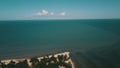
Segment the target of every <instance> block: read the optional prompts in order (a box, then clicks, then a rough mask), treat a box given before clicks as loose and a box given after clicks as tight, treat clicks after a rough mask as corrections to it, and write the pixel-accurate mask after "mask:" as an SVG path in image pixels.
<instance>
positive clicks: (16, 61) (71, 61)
mask: <svg viewBox="0 0 120 68" xmlns="http://www.w3.org/2000/svg"><path fill="white" fill-rule="evenodd" d="M58 55H67V57H70V52H63V53H57V54H54V56H55V57H57V56H58ZM48 56H49V57H51V56H52V55H48ZM42 58H43V57H38V58H37V59H38V60H39V61H40V60H41V59H42ZM24 60H27V62H28V65H29V66H31V65H32V63H31V62H30V58H28V59H25V58H23V59H6V60H1V62H2V63H5V64H8V63H9V62H10V61H14V62H15V63H19V62H20V61H24ZM67 62H70V63H71V66H72V68H75V65H74V62H73V60H72V59H71V57H70V59H69V60H68V61H67ZM67 62H66V63H67ZM60 68H62V67H60Z"/></svg>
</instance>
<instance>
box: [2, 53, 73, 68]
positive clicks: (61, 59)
mask: <svg viewBox="0 0 120 68" xmlns="http://www.w3.org/2000/svg"><path fill="white" fill-rule="evenodd" d="M68 60H70V57H68V56H67V55H58V56H56V57H55V55H52V56H44V57H42V58H41V59H38V57H33V58H31V59H30V63H31V65H29V63H28V61H27V60H23V61H19V62H18V63H16V62H14V61H13V60H11V61H10V62H9V63H8V64H5V63H4V62H0V68H72V64H71V62H70V61H68Z"/></svg>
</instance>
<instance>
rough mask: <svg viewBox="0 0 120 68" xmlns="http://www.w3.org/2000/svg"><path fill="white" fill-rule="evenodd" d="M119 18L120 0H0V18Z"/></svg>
mask: <svg viewBox="0 0 120 68" xmlns="http://www.w3.org/2000/svg"><path fill="white" fill-rule="evenodd" d="M106 18H107V19H109V18H110V19H111V18H117V19H118V18H120V0H0V20H31V19H106Z"/></svg>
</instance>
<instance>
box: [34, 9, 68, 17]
mask: <svg viewBox="0 0 120 68" xmlns="http://www.w3.org/2000/svg"><path fill="white" fill-rule="evenodd" d="M34 15H35V16H65V15H66V12H61V13H56V14H55V12H49V11H47V10H42V11H40V12H38V13H35V14H34Z"/></svg>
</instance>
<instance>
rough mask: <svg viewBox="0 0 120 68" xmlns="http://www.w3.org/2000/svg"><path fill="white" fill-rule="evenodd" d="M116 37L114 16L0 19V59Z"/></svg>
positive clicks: (119, 36)
mask: <svg viewBox="0 0 120 68" xmlns="http://www.w3.org/2000/svg"><path fill="white" fill-rule="evenodd" d="M118 41H120V20H118V19H116V20H114V19H107V20H104V19H103V20H102V19H101V20H25V21H0V59H7V58H23V57H32V56H39V55H45V54H49V53H55V52H62V51H73V52H77V51H87V50H90V49H92V48H98V47H103V46H109V45H112V44H115V43H116V42H118Z"/></svg>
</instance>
